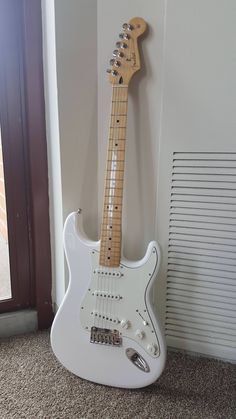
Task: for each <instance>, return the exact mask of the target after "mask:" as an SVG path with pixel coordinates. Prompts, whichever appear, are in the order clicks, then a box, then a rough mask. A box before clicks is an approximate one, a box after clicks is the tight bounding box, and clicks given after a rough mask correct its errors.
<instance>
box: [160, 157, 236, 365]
mask: <svg viewBox="0 0 236 419" xmlns="http://www.w3.org/2000/svg"><path fill="white" fill-rule="evenodd" d="M166 335H167V342H169V344H170V345H173V342H176V343H177V344H178V347H179V348H180V347H181V342H182V347H183V348H184V349H188V343H189V350H193V347H194V342H195V344H196V348H197V349H196V351H202V353H207V354H211V353H212V354H213V355H214V354H215V353H216V351H217V354H219V356H220V354H222V357H225V354H227V353H229V354H230V358H231V359H232V353H233V352H232V349H234V348H236V152H234V153H223V152H222V153H220V152H212V153H211V152H204V153H199V152H197V153H194V152H175V153H173V164H172V181H171V197H170V215H169V245H168V268H167V302H166ZM216 347H217V348H218V349H217V350H216ZM234 360H236V351H235V358H234Z"/></svg>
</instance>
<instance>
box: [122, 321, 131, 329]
mask: <svg viewBox="0 0 236 419" xmlns="http://www.w3.org/2000/svg"><path fill="white" fill-rule="evenodd" d="M120 325H121V327H122V328H123V329H128V328H129V327H130V321H129V320H126V319H123V320H121V322H120Z"/></svg>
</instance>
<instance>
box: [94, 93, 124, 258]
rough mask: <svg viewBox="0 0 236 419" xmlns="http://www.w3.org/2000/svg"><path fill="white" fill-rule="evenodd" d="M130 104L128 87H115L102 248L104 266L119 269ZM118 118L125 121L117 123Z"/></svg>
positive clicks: (102, 227) (102, 226)
mask: <svg viewBox="0 0 236 419" xmlns="http://www.w3.org/2000/svg"><path fill="white" fill-rule="evenodd" d="M114 87H115V89H114ZM119 87H122V89H123V90H122V89H120V88H119ZM124 88H126V90H124ZM127 102H128V86H127V87H125V86H113V90H112V112H111V121H110V128H109V130H110V133H109V142H108V153H111V154H108V157H111V158H109V159H107V168H106V178H105V191H104V207H103V222H102V225H101V245H100V264H102V265H105V266H113V265H114V266H118V265H119V263H120V253H121V225H122V201H123V196H122V195H123V179H124V160H125V143H124V141H125V140H126V138H125V135H126V120H127V107H128V106H127ZM118 117H122V118H123V119H122V118H121V119H120V121H119V123H116V118H118ZM121 124H122V125H121ZM122 130H123V131H122ZM119 137H121V138H119ZM121 141H122V142H121ZM116 144H117V145H116ZM119 153H120V154H119ZM117 157H119V159H117ZM118 185H119V186H118ZM115 207H118V208H117V209H115ZM110 227H112V228H110ZM109 249H110V250H109ZM108 257H109V259H107V258H108Z"/></svg>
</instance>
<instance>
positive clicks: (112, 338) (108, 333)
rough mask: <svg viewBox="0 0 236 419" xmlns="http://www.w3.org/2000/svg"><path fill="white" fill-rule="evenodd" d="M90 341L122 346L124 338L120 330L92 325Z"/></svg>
mask: <svg viewBox="0 0 236 419" xmlns="http://www.w3.org/2000/svg"><path fill="white" fill-rule="evenodd" d="M90 342H91V343H98V344H101V345H109V346H121V344H122V338H121V337H120V334H119V331H118V330H109V329H103V328H100V327H95V326H93V327H91V333H90Z"/></svg>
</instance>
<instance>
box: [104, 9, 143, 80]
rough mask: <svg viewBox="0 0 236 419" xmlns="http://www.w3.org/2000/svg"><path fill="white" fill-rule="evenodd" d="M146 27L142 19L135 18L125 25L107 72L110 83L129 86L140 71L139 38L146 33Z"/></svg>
mask: <svg viewBox="0 0 236 419" xmlns="http://www.w3.org/2000/svg"><path fill="white" fill-rule="evenodd" d="M146 27H147V24H146V22H145V21H144V20H143V19H142V18H141V17H134V18H133V19H131V20H130V21H129V23H124V24H123V26H122V29H123V32H122V33H120V35H119V37H120V41H118V42H117V43H116V49H115V50H114V51H113V58H112V59H111V60H110V65H111V68H109V69H108V70H107V72H108V73H109V81H110V83H112V84H117V85H119V84H126V85H128V84H129V82H130V80H131V78H132V76H133V74H134V73H136V71H138V70H139V69H140V58H139V51H138V37H139V36H140V35H142V34H143V33H144V32H145V30H146Z"/></svg>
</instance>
